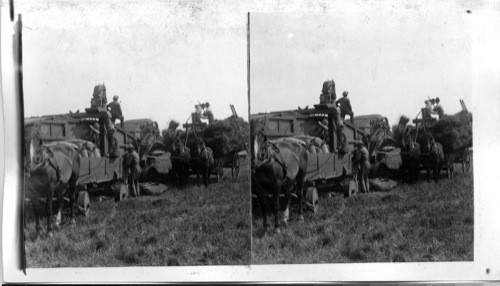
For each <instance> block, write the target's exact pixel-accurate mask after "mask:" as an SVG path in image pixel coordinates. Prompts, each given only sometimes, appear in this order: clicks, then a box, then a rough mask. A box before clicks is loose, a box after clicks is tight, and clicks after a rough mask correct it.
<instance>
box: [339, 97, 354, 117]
mask: <svg viewBox="0 0 500 286" xmlns="http://www.w3.org/2000/svg"><path fill="white" fill-rule="evenodd" d="M348 94H349V92H348V91H344V92H343V93H342V98H341V99H339V100H337V103H338V104H340V117H342V120H345V116H346V114H349V116H350V117H351V123H354V112H352V107H351V101H350V100H349V98H347V95H348Z"/></svg>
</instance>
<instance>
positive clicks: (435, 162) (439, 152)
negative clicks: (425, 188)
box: [422, 135, 444, 182]
mask: <svg viewBox="0 0 500 286" xmlns="http://www.w3.org/2000/svg"><path fill="white" fill-rule="evenodd" d="M423 151H424V153H426V156H422V161H423V162H422V163H423V165H424V166H425V168H426V170H427V182H430V170H431V169H432V170H433V172H434V180H435V181H436V182H438V181H439V179H440V178H441V166H442V165H443V163H444V153H443V146H442V145H441V143H438V142H436V141H435V140H434V137H432V136H430V135H428V136H426V140H425V144H424V148H423Z"/></svg>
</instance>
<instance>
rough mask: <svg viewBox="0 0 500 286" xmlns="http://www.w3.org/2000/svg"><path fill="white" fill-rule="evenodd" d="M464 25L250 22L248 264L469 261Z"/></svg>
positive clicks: (454, 17) (380, 17) (398, 17)
mask: <svg viewBox="0 0 500 286" xmlns="http://www.w3.org/2000/svg"><path fill="white" fill-rule="evenodd" d="M468 16H469V15H468V13H466V12H465V11H464V12H463V13H462V12H460V14H458V11H457V12H456V13H451V12H450V13H448V14H446V13H445V14H444V15H443V13H439V12H437V11H436V12H435V13H432V14H427V15H423V16H422V15H419V16H415V13H414V11H412V10H411V9H408V10H407V11H402V12H401V13H398V14H394V13H390V12H385V11H383V10H382V11H379V13H377V14H374V15H371V16H369V17H368V16H361V15H359V16H356V15H352V14H349V13H346V14H341V15H332V16H330V15H314V14H313V15H296V14H277V13H276V14H265V13H262V14H250V38H251V41H250V46H251V48H250V49H251V56H250V58H251V67H250V71H251V72H250V73H251V97H250V99H251V105H250V107H251V130H252V133H251V142H252V143H251V144H252V162H254V164H253V166H254V167H255V170H254V171H255V177H252V193H253V194H254V196H253V197H254V199H253V201H252V203H253V204H252V210H253V212H252V220H253V224H252V225H253V230H252V241H253V248H252V257H253V260H252V263H255V264H292V263H300V264H307V263H342V262H351V263H354V262H421V261H472V260H473V259H474V253H473V249H474V184H473V183H474V181H473V178H474V176H473V164H472V162H473V159H472V158H473V146H472V142H473V140H472V135H473V132H472V122H473V113H472V112H471V110H469V109H468V107H470V104H471V99H472V94H471V93H472V86H471V31H470V29H469V27H468V22H467V17H468ZM450 21H451V22H452V23H453V25H448V24H447V23H449V22H450ZM264 99H265V100H264Z"/></svg>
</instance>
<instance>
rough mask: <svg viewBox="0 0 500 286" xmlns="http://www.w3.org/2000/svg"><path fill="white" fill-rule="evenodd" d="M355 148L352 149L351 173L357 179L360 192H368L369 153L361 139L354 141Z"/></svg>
mask: <svg viewBox="0 0 500 286" xmlns="http://www.w3.org/2000/svg"><path fill="white" fill-rule="evenodd" d="M354 145H355V146H356V149H354V151H353V156H352V163H353V173H354V175H355V177H356V180H357V181H358V182H357V183H358V190H359V191H360V192H362V193H369V192H370V183H369V181H368V172H369V171H370V168H371V165H370V157H369V156H370V155H369V153H368V149H366V147H365V146H364V145H363V142H362V141H361V140H357V141H355V142H354Z"/></svg>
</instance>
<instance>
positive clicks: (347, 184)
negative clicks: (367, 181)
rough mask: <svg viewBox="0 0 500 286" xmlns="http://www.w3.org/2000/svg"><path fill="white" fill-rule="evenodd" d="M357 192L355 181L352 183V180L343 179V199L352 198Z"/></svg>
mask: <svg viewBox="0 0 500 286" xmlns="http://www.w3.org/2000/svg"><path fill="white" fill-rule="evenodd" d="M357 190H358V188H357V186H356V181H354V179H353V178H345V179H344V181H343V191H344V197H345V198H348V197H350V196H352V195H353V194H355V193H356V191H357Z"/></svg>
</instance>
